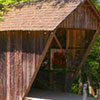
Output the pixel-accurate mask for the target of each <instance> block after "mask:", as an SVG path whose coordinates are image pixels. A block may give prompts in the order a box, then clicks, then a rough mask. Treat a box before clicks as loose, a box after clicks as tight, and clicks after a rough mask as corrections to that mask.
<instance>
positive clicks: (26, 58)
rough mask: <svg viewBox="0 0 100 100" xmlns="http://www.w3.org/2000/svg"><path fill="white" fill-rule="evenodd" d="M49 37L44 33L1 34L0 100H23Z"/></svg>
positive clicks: (18, 32)
mask: <svg viewBox="0 0 100 100" xmlns="http://www.w3.org/2000/svg"><path fill="white" fill-rule="evenodd" d="M48 36H49V33H47V34H46V35H45V34H44V32H41V34H40V33H39V32H21V31H14V32H2V33H0V100H22V98H23V97H24V95H25V91H26V89H27V88H28V86H29V83H30V81H31V79H32V76H33V75H34V72H35V70H36V64H38V63H39V59H40V56H41V54H42V52H43V50H44V47H45V44H46V41H47V39H48ZM40 47H41V49H40Z"/></svg>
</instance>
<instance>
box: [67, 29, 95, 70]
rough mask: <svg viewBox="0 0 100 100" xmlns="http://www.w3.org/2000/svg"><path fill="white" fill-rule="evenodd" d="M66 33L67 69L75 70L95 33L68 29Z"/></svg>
mask: <svg viewBox="0 0 100 100" xmlns="http://www.w3.org/2000/svg"><path fill="white" fill-rule="evenodd" d="M66 32H67V34H66V40H67V41H66V52H67V59H68V62H67V67H71V70H75V69H77V67H78V66H79V64H80V63H81V61H82V59H83V57H84V55H85V52H86V50H87V48H88V46H89V45H90V42H91V40H92V39H93V36H94V33H95V31H93V30H77V29H76V30H75V29H69V30H66Z"/></svg>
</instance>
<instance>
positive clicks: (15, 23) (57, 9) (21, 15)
mask: <svg viewBox="0 0 100 100" xmlns="http://www.w3.org/2000/svg"><path fill="white" fill-rule="evenodd" d="M84 1H85V0H41V1H37V2H27V3H22V4H19V5H16V6H15V7H13V9H12V10H11V11H10V12H8V14H7V15H6V16H4V18H3V20H2V22H1V23H0V31H10V30H31V31H32V30H34V31H35V30H36V31H40V30H44V31H53V30H54V29H55V28H56V27H57V26H58V25H59V24H60V23H61V22H62V21H63V20H64V19H65V18H66V17H67V16H68V15H69V14H70V13H71V12H73V11H74V10H75V9H76V8H77V7H78V6H79V5H80V4H82V3H83V2H84Z"/></svg>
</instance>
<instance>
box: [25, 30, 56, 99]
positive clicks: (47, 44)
mask: <svg viewBox="0 0 100 100" xmlns="http://www.w3.org/2000/svg"><path fill="white" fill-rule="evenodd" d="M54 35H55V32H53V33H51V34H50V36H49V38H48V41H47V43H46V46H45V48H44V50H43V53H42V55H41V56H40V59H39V63H38V65H37V67H36V70H35V72H34V74H33V77H32V79H31V81H30V83H29V86H28V88H27V89H26V91H25V95H24V97H23V100H24V98H25V96H26V95H27V94H28V93H29V91H30V88H31V86H32V84H33V82H34V80H35V78H36V75H37V73H38V71H39V68H40V66H41V64H42V62H43V59H44V57H45V55H46V53H47V51H48V49H49V47H50V44H51V42H52V40H53V38H54Z"/></svg>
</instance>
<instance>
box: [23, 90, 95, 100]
mask: <svg viewBox="0 0 100 100" xmlns="http://www.w3.org/2000/svg"><path fill="white" fill-rule="evenodd" d="M25 100H82V96H79V95H75V94H71V93H64V92H53V91H47V90H32V91H31V92H30V93H29V95H28V96H27V97H26V98H25ZM87 100H96V99H94V98H92V97H88V99H87Z"/></svg>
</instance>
